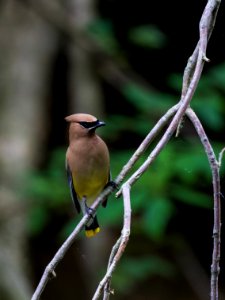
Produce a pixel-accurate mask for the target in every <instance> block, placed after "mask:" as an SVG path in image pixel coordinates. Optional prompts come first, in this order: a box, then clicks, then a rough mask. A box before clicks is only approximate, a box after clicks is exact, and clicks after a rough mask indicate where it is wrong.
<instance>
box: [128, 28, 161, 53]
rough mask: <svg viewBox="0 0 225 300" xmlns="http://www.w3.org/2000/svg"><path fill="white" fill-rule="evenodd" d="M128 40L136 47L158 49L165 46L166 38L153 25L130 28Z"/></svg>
mask: <svg viewBox="0 0 225 300" xmlns="http://www.w3.org/2000/svg"><path fill="white" fill-rule="evenodd" d="M128 37H129V39H130V40H131V41H132V42H133V43H134V44H136V45H137V46H140V47H144V48H155V49H159V48H162V47H163V46H165V42H166V36H165V35H164V34H163V33H162V31H160V30H159V29H158V28H157V27H155V26H154V25H142V26H137V27H134V28H131V29H130V31H129V33H128Z"/></svg>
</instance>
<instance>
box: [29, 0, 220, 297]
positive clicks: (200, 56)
mask: <svg viewBox="0 0 225 300" xmlns="http://www.w3.org/2000/svg"><path fill="white" fill-rule="evenodd" d="M219 4H220V1H219V0H209V1H208V3H207V5H206V8H205V10H204V12H203V15H202V18H201V21H200V40H199V42H198V46H197V49H198V51H197V50H195V51H194V53H193V55H192V58H193V60H189V66H188V69H187V73H186V75H184V80H185V81H186V83H185V84H184V85H183V90H184V91H183V93H184V94H183V93H182V97H181V99H180V102H179V104H178V105H176V106H174V107H173V108H171V109H170V110H169V111H168V112H167V113H166V114H165V115H164V116H163V117H162V118H161V119H160V120H159V121H158V123H157V124H156V125H155V127H154V128H153V129H152V131H151V132H150V133H149V134H148V136H147V137H146V139H145V140H144V141H143V143H142V144H141V145H140V147H139V148H138V150H137V151H136V152H135V153H134V155H133V156H132V158H131V159H130V160H129V162H128V163H127V164H126V166H125V167H124V168H123V170H122V171H121V173H120V174H119V175H118V177H117V178H116V180H115V182H116V183H117V184H120V183H121V182H122V181H123V179H124V177H125V176H126V175H127V173H128V172H129V170H130V169H131V168H132V166H133V165H134V163H135V162H136V161H137V159H138V158H139V157H140V155H141V154H142V153H143V152H144V151H145V149H146V148H147V147H148V146H149V143H150V142H151V141H152V140H153V138H154V137H155V135H156V134H158V133H159V131H160V130H161V128H162V127H163V126H165V124H166V123H167V122H168V120H169V118H170V117H171V116H173V115H174V113H175V112H176V114H175V116H174V117H173V119H172V121H171V123H170V125H169V127H168V128H167V130H166V132H165V133H164V135H163V136H162V138H161V140H160V141H159V142H158V144H157V145H156V147H155V148H154V149H153V151H152V152H151V154H150V155H149V157H148V159H147V160H146V161H145V163H144V164H143V165H142V166H141V167H140V168H139V169H138V170H137V171H136V172H135V173H134V174H133V175H132V176H131V177H130V178H129V179H128V180H127V182H126V183H125V184H124V185H123V186H122V193H123V196H124V206H125V205H128V204H127V203H126V201H125V200H126V199H127V201H128V199H129V201H130V194H129V191H130V186H131V185H132V184H134V183H135V182H136V181H137V179H138V178H139V177H140V176H141V175H142V174H143V173H144V172H145V171H146V170H147V168H148V167H149V165H150V164H151V163H152V162H153V160H154V159H155V158H156V157H157V156H158V154H159V153H160V152H161V150H162V149H163V148H164V147H165V145H166V144H167V143H168V141H169V140H170V138H171V136H172V135H173V133H174V131H175V130H176V128H177V125H178V124H179V122H180V120H181V119H182V117H183V115H184V114H185V112H186V110H187V108H188V106H189V104H190V101H191V100H192V97H193V94H194V92H195V90H196V87H197V84H198V82H199V79H200V76H201V73H202V69H203V66H204V62H205V61H207V58H206V46H207V42H208V39H209V36H210V34H211V32H212V29H213V26H214V23H215V19H216V14H217V11H218V8H219ZM188 70H189V71H188ZM185 85H186V86H185ZM112 191H113V188H112V187H108V188H107V189H106V190H105V191H104V192H103V193H102V194H101V195H100V196H99V197H98V198H97V199H96V201H95V202H94V204H93V205H92V207H91V208H92V209H93V211H96V209H97V208H98V206H99V205H100V204H101V202H102V200H103V198H105V196H108V195H109V194H110V193H112ZM215 197H217V198H216V199H217V204H218V195H217V196H216V195H214V199H215ZM216 209H219V206H218V207H217V208H216ZM215 217H218V216H215ZM89 218H90V217H89V216H88V215H86V216H84V217H83V218H82V220H81V221H80V222H79V224H78V225H77V227H76V228H75V229H74V231H73V232H72V234H71V235H70V236H69V237H68V239H67V240H66V241H65V243H64V244H63V245H62V246H61V248H60V249H59V250H58V252H57V253H56V255H55V256H54V258H53V259H52V261H51V262H50V263H49V265H48V266H47V267H46V269H45V272H44V274H43V276H42V278H41V281H40V283H39V285H38V287H37V289H36V291H35V293H34V295H33V297H32V300H37V299H40V296H41V293H42V291H43V290H44V288H45V286H46V284H47V282H48V280H49V278H50V277H51V274H53V273H54V270H55V268H56V266H57V265H58V263H59V262H60V261H61V260H62V258H63V257H64V255H65V253H66V251H67V250H68V249H69V248H70V246H71V245H72V243H73V242H74V240H75V238H76V236H77V234H78V233H79V232H80V231H81V229H82V228H83V227H84V225H85V224H86V223H87V222H88V220H89ZM125 221H126V218H125V220H124V222H125ZM215 223H216V224H217V225H218V218H217V219H216V220H215ZM126 226H128V224H127V225H126ZM129 226H130V224H129ZM217 229H218V227H217ZM128 233H129V232H128V231H127V232H124V231H123V233H122V237H121V240H120V246H119V248H118V250H117V252H116V254H115V256H114V258H113V260H112V263H111V264H110V266H109V268H108V270H107V273H106V275H105V277H104V278H103V280H102V281H101V282H100V284H99V287H98V289H97V291H96V293H97V294H95V295H98V293H99V289H100V291H102V289H103V288H104V286H105V284H106V283H107V282H109V280H110V278H111V275H112V272H113V271H114V269H115V267H116V265H117V262H118V260H119V259H120V257H121V255H122V253H123V251H124V249H125V247H126V244H127V242H128V237H129V234H128ZM217 234H218V231H214V244H215V246H216V243H215V240H217V241H219V239H218V236H217ZM217 245H218V244H217ZM216 250H217V254H218V253H219V249H216ZM213 259H214V260H213V264H212V266H213V268H214V267H215V269H213V272H214V273H213V274H214V275H213V276H212V281H211V282H213V281H216V280H217V279H218V268H217V267H218V259H219V256H218V255H215V253H214V252H213ZM211 288H212V289H213V291H212V292H211V295H213V296H211V300H217V298H216V296H215V298H214V295H216V294H218V287H217V285H216V284H212V285H211ZM215 289H217V292H216V291H215V292H214V290H215ZM94 297H95V296H94ZM93 299H97V298H93Z"/></svg>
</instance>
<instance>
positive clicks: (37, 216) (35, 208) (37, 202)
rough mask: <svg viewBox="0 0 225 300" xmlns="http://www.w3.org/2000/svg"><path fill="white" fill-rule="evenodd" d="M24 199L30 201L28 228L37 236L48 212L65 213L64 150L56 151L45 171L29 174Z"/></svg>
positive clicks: (66, 202) (45, 221)
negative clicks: (60, 211)
mask: <svg viewBox="0 0 225 300" xmlns="http://www.w3.org/2000/svg"><path fill="white" fill-rule="evenodd" d="M27 183H28V184H27V188H26V191H25V193H26V197H27V198H29V199H31V201H32V205H31V208H30V216H29V218H28V222H29V224H28V228H29V230H30V232H31V233H32V234H38V233H39V232H40V231H41V230H42V229H43V228H44V227H45V226H46V224H47V223H48V221H49V220H50V216H51V213H49V211H51V210H55V211H56V212H57V211H58V210H62V211H65V210H66V208H65V207H66V206H67V205H68V203H69V201H70V200H68V199H69V197H70V196H69V189H68V187H67V180H66V172H65V149H58V150H56V151H55V152H54V153H53V155H52V157H51V160H50V161H49V165H48V167H47V169H46V170H45V171H43V172H38V173H33V174H30V175H29V177H28V178H27Z"/></svg>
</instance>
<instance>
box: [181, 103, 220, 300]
mask: <svg viewBox="0 0 225 300" xmlns="http://www.w3.org/2000/svg"><path fill="white" fill-rule="evenodd" d="M186 114H187V116H188V118H189V119H190V120H191V122H192V123H193V125H194V127H195V129H196V131H197V133H198V136H199V138H200V140H201V142H202V145H203V147H204V149H205V153H206V155H207V157H208V161H209V165H210V168H211V172H212V179H213V198H214V226H213V255H212V265H211V299H212V300H216V299H218V278H219V271H220V267H219V263H220V239H221V203H220V195H221V192H220V175H219V169H220V166H219V163H218V161H217V159H216V155H215V153H214V151H213V148H212V146H211V144H210V142H209V139H208V137H207V135H206V133H205V131H204V128H203V127H202V124H201V122H200V120H199V119H198V117H197V116H196V114H195V112H194V111H193V110H192V109H191V108H189V109H188V110H187V112H186Z"/></svg>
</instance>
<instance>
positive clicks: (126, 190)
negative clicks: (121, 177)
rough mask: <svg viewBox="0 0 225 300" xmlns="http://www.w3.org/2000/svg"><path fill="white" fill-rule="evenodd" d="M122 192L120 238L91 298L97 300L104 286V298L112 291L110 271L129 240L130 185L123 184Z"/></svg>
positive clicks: (113, 268) (105, 299)
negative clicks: (122, 213) (122, 210)
mask: <svg viewBox="0 0 225 300" xmlns="http://www.w3.org/2000/svg"><path fill="white" fill-rule="evenodd" d="M122 194H123V204H124V219H123V229H122V232H121V236H120V238H119V239H118V241H117V242H116V244H115V246H114V247H113V250H112V252H111V255H110V259H109V265H108V269H107V272H106V274H105V276H104V277H103V279H102V280H101V282H100V283H99V285H98V288H97V290H96V292H95V294H94V297H93V298H92V300H97V299H98V298H99V297H100V295H101V293H102V291H103V289H104V287H105V291H104V300H107V299H109V297H110V294H112V291H111V290H110V281H111V278H112V273H113V271H114V270H115V268H116V266H117V264H118V262H119V260H120V258H121V256H122V255H123V252H124V251H125V248H126V246H127V243H128V240H129V236H130V224H131V205H130V186H129V185H128V184H126V185H124V186H123V189H122Z"/></svg>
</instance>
